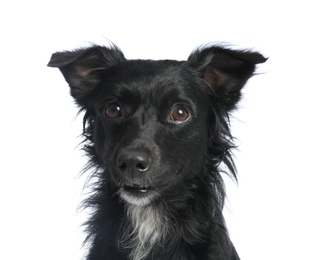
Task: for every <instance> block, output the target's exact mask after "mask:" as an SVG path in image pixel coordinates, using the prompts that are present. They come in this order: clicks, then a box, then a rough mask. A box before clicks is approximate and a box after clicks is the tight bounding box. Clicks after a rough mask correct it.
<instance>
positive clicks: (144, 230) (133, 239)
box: [120, 204, 171, 260]
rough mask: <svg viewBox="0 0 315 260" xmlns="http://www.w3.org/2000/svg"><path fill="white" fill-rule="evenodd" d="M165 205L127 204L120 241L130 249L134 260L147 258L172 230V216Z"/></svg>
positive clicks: (124, 246) (123, 246)
mask: <svg viewBox="0 0 315 260" xmlns="http://www.w3.org/2000/svg"><path fill="white" fill-rule="evenodd" d="M162 207H163V205H156V204H155V205H147V206H139V205H132V204H128V205H126V210H127V222H128V223H126V225H125V230H124V233H123V236H122V239H121V241H120V243H121V246H122V248H128V249H130V250H131V251H130V257H131V259H134V260H142V259H145V258H146V257H147V256H148V255H149V254H150V253H151V251H152V249H153V247H154V246H155V245H157V244H163V242H165V239H166V237H167V235H168V234H169V232H170V225H171V222H170V217H169V216H168V214H167V213H166V212H167V211H166V210H165V209H163V208H162Z"/></svg>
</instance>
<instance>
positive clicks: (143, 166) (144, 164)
mask: <svg viewBox="0 0 315 260" xmlns="http://www.w3.org/2000/svg"><path fill="white" fill-rule="evenodd" d="M136 168H137V170H139V171H140V172H144V171H146V170H147V169H148V168H149V167H148V165H147V162H139V163H137V164H136Z"/></svg>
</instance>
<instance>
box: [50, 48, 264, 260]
mask: <svg viewBox="0 0 315 260" xmlns="http://www.w3.org/2000/svg"><path fill="white" fill-rule="evenodd" d="M266 60H267V59H266V58H265V57H264V56H263V55H261V54H260V53H258V52H255V51H252V50H236V49H233V48H230V47H227V46H225V45H218V44H214V45H211V44H208V45H203V46H201V47H199V48H197V49H195V50H194V51H193V52H192V53H191V54H190V56H189V57H188V59H187V60H186V61H177V60H129V59H126V58H125V56H124V54H123V52H122V51H121V50H120V49H119V48H118V47H117V46H115V45H114V44H112V45H110V46H109V47H105V46H100V45H91V46H89V47H86V48H80V49H76V50H73V51H65V52H56V53H54V54H53V55H52V57H51V60H50V62H49V63H48V66H50V67H57V68H59V69H60V71H61V73H62V74H63V76H64V78H65V80H66V81H67V83H68V84H69V86H70V90H71V95H72V97H73V98H74V100H75V102H76V104H77V105H78V106H79V109H80V111H81V112H82V111H83V112H84V119H83V137H84V141H83V149H84V151H85V152H86V154H87V156H88V157H89V163H88V165H87V169H89V170H92V173H91V174H92V177H91V179H93V185H92V186H93V191H92V194H91V196H90V197H89V198H88V199H87V200H86V201H85V202H84V206H85V207H89V208H90V209H91V210H92V212H93V213H92V214H91V217H90V219H89V220H88V221H87V222H86V223H85V225H86V232H87V238H86V241H85V243H86V244H87V245H88V248H89V249H88V252H87V255H86V259H87V260H149V259H150V260H151V259H153V260H237V259H240V258H239V256H238V254H237V252H236V250H235V248H234V246H233V244H232V242H231V240H230V238H229V235H228V231H227V228H226V225H225V221H224V217H223V214H222V210H223V204H224V199H225V189H224V182H223V179H222V176H221V174H222V173H223V172H227V173H228V174H229V175H230V176H231V177H232V178H235V179H236V168H235V164H234V162H233V156H232V150H233V148H235V144H234V142H233V136H232V134H231V132H230V125H229V115H230V113H231V111H233V110H234V109H235V108H236V105H237V103H238V101H239V100H240V98H241V90H242V88H243V86H244V85H245V83H246V82H247V80H248V79H249V78H250V77H251V76H252V75H254V72H255V69H256V65H257V64H260V63H264V62H265V61H266ZM91 181H92V180H91Z"/></svg>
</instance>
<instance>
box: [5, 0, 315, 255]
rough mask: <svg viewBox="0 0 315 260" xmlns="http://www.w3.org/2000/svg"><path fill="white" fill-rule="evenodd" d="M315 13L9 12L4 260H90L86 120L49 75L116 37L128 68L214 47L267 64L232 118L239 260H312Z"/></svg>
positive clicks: (253, 7)
mask: <svg viewBox="0 0 315 260" xmlns="http://www.w3.org/2000/svg"><path fill="white" fill-rule="evenodd" d="M314 16H315V15H314V5H313V3H312V2H311V1H304V0H300V1H244V0H240V1H211V0H209V1H198V0H194V1H183V0H182V1H136V0H133V1H93V0H90V1H65V0H64V1H34V0H33V1H32V0H29V1H22V0H21V1H2V2H1V3H0V28H1V30H0V36H1V41H0V45H1V48H0V66H1V67H0V108H1V109H0V119H1V122H0V124H1V128H0V131H1V132H0V149H1V150H0V151H1V156H0V160H1V163H0V259H3V260H13V259H14V260H16V259H32V260H39V259H40V260H42V259H45V260H56V259H58V260H59V259H61V260H72V259H73V260H79V259H81V258H82V256H83V253H84V250H83V249H81V242H82V241H83V238H84V235H83V232H82V228H80V224H81V223H82V222H83V221H84V220H85V219H86V216H85V215H84V214H82V213H78V211H77V206H78V204H79V202H80V201H81V200H82V192H81V189H82V186H83V183H84V180H85V178H86V175H83V176H82V177H80V178H79V177H78V176H79V174H78V173H79V172H80V169H81V168H82V167H83V165H84V163H85V159H84V157H83V156H82V152H80V151H79V149H77V148H76V146H77V144H78V143H79V141H80V138H78V136H79V134H80V130H81V116H79V117H78V118H77V119H76V118H75V115H76V111H77V110H76V108H75V106H74V104H73V101H72V99H71V97H70V96H69V90H68V86H67V84H66V83H65V82H64V80H63V78H62V76H61V74H60V73H59V71H58V70H57V69H51V68H47V67H46V64H47V62H48V61H49V58H50V55H51V53H53V52H55V51H60V50H66V49H72V48H75V47H79V46H82V45H85V46H86V45H87V42H96V43H102V44H107V43H108V40H110V41H112V42H114V43H115V44H117V45H118V46H119V47H120V48H121V49H122V50H123V51H124V53H125V56H126V57H127V58H144V59H149V58H152V59H164V58H167V59H180V60H183V59H186V58H187V57H188V55H189V54H190V52H191V51H192V50H193V49H194V48H196V47H197V46H199V45H200V44H204V43H208V42H213V41H224V42H229V43H232V44H234V45H235V46H237V47H245V48H252V47H253V48H254V49H255V50H257V51H260V52H262V53H263V54H264V55H266V56H268V57H269V60H268V62H267V63H266V64H263V65H261V66H259V70H258V71H259V72H260V73H261V74H260V75H258V76H255V77H254V78H252V79H251V80H250V81H249V82H248V84H247V86H246V89H245V90H244V98H243V101H242V103H241V104H240V109H239V110H238V111H237V112H236V113H234V116H235V117H236V118H238V120H233V124H232V131H233V134H234V135H235V136H236V137H237V138H238V139H239V144H240V147H239V151H237V152H235V155H236V157H237V166H238V170H239V184H238V185H235V184H233V183H232V182H231V181H228V183H227V188H228V196H229V199H228V203H227V210H226V218H227V224H228V227H229V230H230V234H231V237H232V240H233V242H234V244H235V246H236V248H237V250H238V252H239V254H240V256H241V259H242V260H266V259H268V260H279V259H286V260H288V259H289V260H291V259H292V260H293V259H295V260H296V259H299V260H300V259H303V260H314V259H315V250H314V244H315V239H314V232H315V224H314V222H315V213H314V199H315V188H314V183H315V178H314V175H315V170H314V160H315V158H314V155H315V152H314V147H315V139H314V135H315V126H314V118H315V117H314V112H315V102H314V93H315V92H314V89H315V83H314V61H315V51H314V47H315V40H314V25H315V19H314Z"/></svg>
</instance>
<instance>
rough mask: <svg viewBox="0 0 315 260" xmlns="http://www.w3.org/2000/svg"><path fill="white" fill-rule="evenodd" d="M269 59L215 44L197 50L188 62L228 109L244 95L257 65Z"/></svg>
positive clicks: (255, 53)
mask: <svg viewBox="0 0 315 260" xmlns="http://www.w3.org/2000/svg"><path fill="white" fill-rule="evenodd" d="M266 60H267V59H266V58H264V57H263V56H262V55H261V54H260V53H258V52H252V51H241V50H231V49H227V48H224V47H220V46H211V47H203V48H200V49H197V50H196V51H194V52H193V53H192V54H191V55H190V56H189V58H188V63H189V65H190V66H192V67H194V68H195V69H197V71H198V72H199V73H200V76H201V77H202V79H203V80H204V82H206V84H208V85H209V86H210V87H211V88H212V89H213V90H214V91H215V93H216V94H217V96H218V97H219V98H220V99H221V101H222V103H223V104H224V105H225V108H226V110H231V109H233V108H235V105H236V103H237V102H238V101H239V99H240V97H241V89H242V87H243V86H244V85H245V83H246V81H247V80H248V79H249V78H250V77H251V76H252V75H253V73H254V71H255V67H256V66H255V65H256V64H259V63H263V62H265V61H266Z"/></svg>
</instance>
